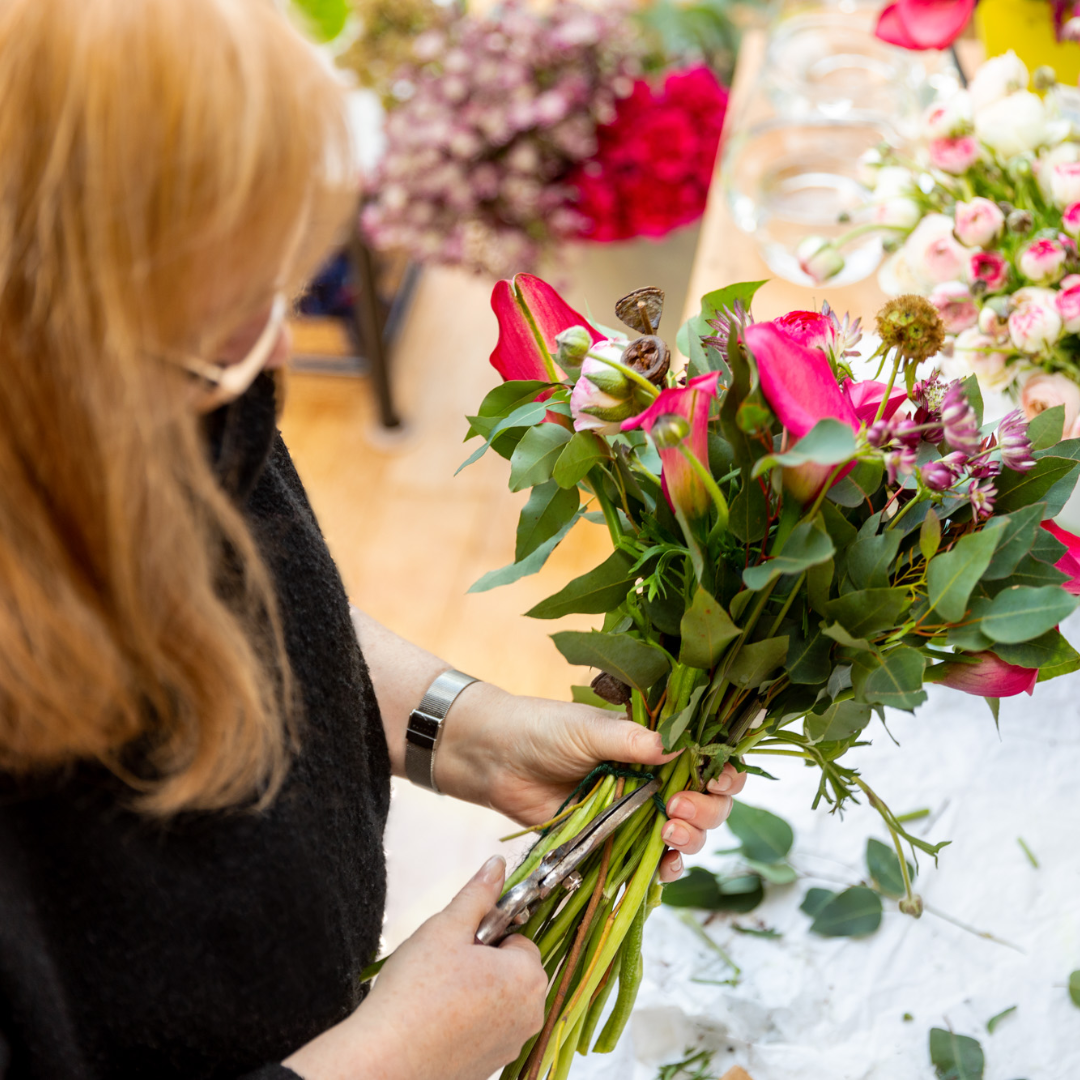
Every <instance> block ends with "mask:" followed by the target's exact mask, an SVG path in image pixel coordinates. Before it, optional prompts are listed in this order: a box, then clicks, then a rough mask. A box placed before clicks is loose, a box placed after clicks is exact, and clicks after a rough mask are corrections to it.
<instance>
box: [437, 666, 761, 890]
mask: <svg viewBox="0 0 1080 1080" xmlns="http://www.w3.org/2000/svg"><path fill="white" fill-rule="evenodd" d="M675 756H676V755H675V754H665V753H664V752H663V746H662V745H661V740H660V736H659V735H658V734H656V732H653V731H649V730H647V729H646V728H643V727H641V726H640V725H638V724H634V723H631V722H630V721H628V720H626V719H624V718H622V717H620V716H619V714H617V713H614V712H611V711H609V710H607V709H596V708H593V707H592V706H589V705H576V704H573V703H570V702H561V701H548V700H546V699H544V698H530V697H517V696H515V695H513V694H508V693H506V692H505V691H503V690H500V689H499V688H498V687H495V686H491V685H490V684H487V683H475V684H474V685H473V686H471V687H469V688H468V689H467V690H466V691H464V692H463V693H462V695H461V698H460V699H459V701H458V702H457V703H455V705H454V706H453V708H452V709H451V711H450V713H449V715H448V716H447V718H446V721H445V728H444V731H443V736H442V741H441V742H440V745H439V751H438V753H437V754H436V759H435V778H436V781H437V782H438V784H439V787H440V789H441V790H442V791H445V792H446V793H447V794H449V795H455V796H456V797H458V798H461V799H467V800H468V801H470V802H477V803H480V804H481V805H485V806H491V807H493V808H494V809H496V810H499V811H501V812H502V813H504V814H506V815H507V816H508V817H511V818H513V819H514V820H515V821H519V822H521V823H522V824H523V825H538V824H540V823H541V822H544V821H547V820H549V819H550V818H552V817H553V816H554V815H555V814H556V813H557V811H558V809H559V807H560V805H561V804H562V802H563V800H564V799H566V797H567V796H568V795H569V794H570V793H571V792H572V791H573V790H574V788H575V787H577V785H578V783H579V782H580V781H581V779H582V778H583V777H584V776H585V775H586V774H587V773H588V772H589V771H590V770H591V769H593V768H595V767H596V766H597V765H599V764H600V762H602V761H625V762H627V763H629V764H641V765H661V764H663V763H664V762H666V761H670V760H671V759H672V758H673V757H675ZM745 783H746V774H745V773H739V772H737V771H736V770H735V768H734V767H733V766H732V765H730V764H729V765H726V766H725V767H724V771H723V772H722V773H721V774H720V775H719V776H718V777H717V778H716V779H715V780H712V781H710V783H709V787H708V790H707V791H705V792H694V791H684V792H680V793H679V794H677V795H673V796H672V797H671V798H670V799H669V800H668V804H667V815H668V817H669V818H670V819H671V820H670V821H668V823H667V824H666V825H665V827H664V834H663V835H664V840H665V842H666V843H667V844H668V847H669V848H670V849H671V850H669V851H668V852H667V853H666V854H665V855H664V858H663V860H662V862H661V864H660V877H661V880H663V881H673V880H674V879H675V878H677V877H678V876H679V874H680V873H682V855H683V854H687V855H692V854H694V853H695V852H698V851H700V850H701V848H702V847H703V846H704V844H705V834H706V833H707V832H708V830H709V829H715V828H716V827H717V826H718V825H720V824H721V823H722V822H723V821H724V820H725V819H726V818H727V816H728V814H730V813H731V798H732V796H733V795H737V794H738V793H739V792H740V791H742V789H743V785H744V784H745Z"/></svg>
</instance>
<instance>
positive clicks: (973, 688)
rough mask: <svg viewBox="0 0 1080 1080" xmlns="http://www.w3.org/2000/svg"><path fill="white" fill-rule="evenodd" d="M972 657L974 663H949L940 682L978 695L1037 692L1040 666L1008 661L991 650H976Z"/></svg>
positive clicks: (1010, 694) (995, 695)
mask: <svg viewBox="0 0 1080 1080" xmlns="http://www.w3.org/2000/svg"><path fill="white" fill-rule="evenodd" d="M973 656H974V658H975V660H976V662H975V663H974V664H971V663H966V664H962V663H955V664H946V665H945V672H944V673H943V674H942V675H939V676H938V679H937V681H938V682H939V683H941V684H942V685H943V686H951V687H952V688H953V689H954V690H963V692H964V693H965V694H976V695H977V696H979V697H990V698H1002V697H1014V696H1015V695H1017V694H1031V693H1034V691H1035V683H1036V682H1038V680H1039V669H1038V668H1025V667H1019V666H1018V665H1016V664H1006V663H1005V661H1004V660H1002V659H1000V658H999V657H997V656H995V655H994V654H993V653H992V652H982V653H974V654H973Z"/></svg>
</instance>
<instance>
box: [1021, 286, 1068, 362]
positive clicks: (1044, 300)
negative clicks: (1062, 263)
mask: <svg viewBox="0 0 1080 1080" xmlns="http://www.w3.org/2000/svg"><path fill="white" fill-rule="evenodd" d="M1038 291H1039V292H1040V293H1045V294H1047V295H1046V296H1045V297H1039V298H1031V299H1030V300H1027V301H1021V302H1020V306H1019V307H1017V308H1016V310H1015V311H1014V312H1013V313H1012V314H1011V315H1010V316H1009V337H1011V338H1012V343H1013V345H1015V346H1016V348H1017V349H1019V350H1020V351H1021V352H1023V353H1029V354H1034V353H1041V352H1044V351H1045V350H1046V349H1048V348H1049V347H1050V346H1051V345H1053V344H1054V342H1056V341H1057V339H1058V338H1059V337H1061V330H1062V324H1061V316H1060V315H1059V314H1058V311H1057V306H1056V304H1055V303H1054V294H1053V292H1052V291H1051V290H1050V289H1039V290H1038ZM1021 292H1024V290H1023V289H1021V290H1019V291H1018V292H1016V293H1014V294H1013V295H1014V297H1018V296H1019V295H1020V293H1021Z"/></svg>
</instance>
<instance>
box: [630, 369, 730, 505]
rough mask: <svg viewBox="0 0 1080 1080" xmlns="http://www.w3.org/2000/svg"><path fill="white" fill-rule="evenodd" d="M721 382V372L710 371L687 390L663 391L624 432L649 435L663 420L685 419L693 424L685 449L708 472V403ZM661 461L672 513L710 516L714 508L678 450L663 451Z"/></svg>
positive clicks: (666, 493)
mask: <svg viewBox="0 0 1080 1080" xmlns="http://www.w3.org/2000/svg"><path fill="white" fill-rule="evenodd" d="M719 379H720V373H719V372H718V371H710V372H708V373H707V374H705V375H698V376H697V378H694V379H690V381H689V382H687V384H686V386H680V387H676V388H675V389H671V390H661V391H660V393H659V394H658V395H657V398H656V400H655V401H654V402H653V403H652V404H651V405H650V406H649V407H648V408H647V409H646V410H645V411H644V412H643V413H639V414H638V415H637V416H632V417H630V419H629V420H624V421H623V424H622V430H623V431H632V430H633V429H634V428H644V429H645V433H646V434H648V433H649V432H651V431H652V429H653V425H654V424H655V423H656V422H657V421H658V420H659V419H660V418H661V417H664V416H682V417H684V418H685V419H686V420H688V421H689V422H690V434H689V435H687V436H686V440H685V443H684V445H685V446H686V448H687V449H688V450H689V451H690V452H691V453H692V454H693V455H694V456H695V457H696V458H697V459H698V461H700V462H701V463H702V464H703V465H704V466H705V468H708V467H709V403H710V401H712V400H713V399H714V398H715V397H716V385H717V383H718V382H719ZM660 461H661V462H662V463H663V472H662V474H661V478H660V480H661V486H662V488H663V492H664V497H665V498H666V499H667V501H668V505H669V506H670V507H671V509H672V510H673V511H674V510H675V508H676V506H678V507H679V508H681V509H682V511H683V512H684V513H685V514H686V515H687V517H689V518H696V517H700V516H702V515H703V514H705V513H707V512H708V509H709V507H710V506H711V505H712V498H711V497H710V495H709V493H708V491H707V490H706V489H705V485H704V484H703V483H702V482H701V479H700V478H699V477H698V476H697V474H696V473H695V472H694V467H693V466H692V465H691V464H690V462H689V461H687V460H686V458H685V457H684V456H683V454H682V452H681V451H680V450H679V448H678V447H670V448H666V449H661V450H660Z"/></svg>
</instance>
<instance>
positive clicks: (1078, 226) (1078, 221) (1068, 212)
mask: <svg viewBox="0 0 1080 1080" xmlns="http://www.w3.org/2000/svg"><path fill="white" fill-rule="evenodd" d="M1061 227H1062V228H1063V229H1064V230H1065V231H1066V232H1067V233H1068V234H1069V235H1070V236H1080V202H1074V203H1072V204H1070V205H1069V206H1066V207H1065V210H1064V211H1063V212H1062V215H1061Z"/></svg>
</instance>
